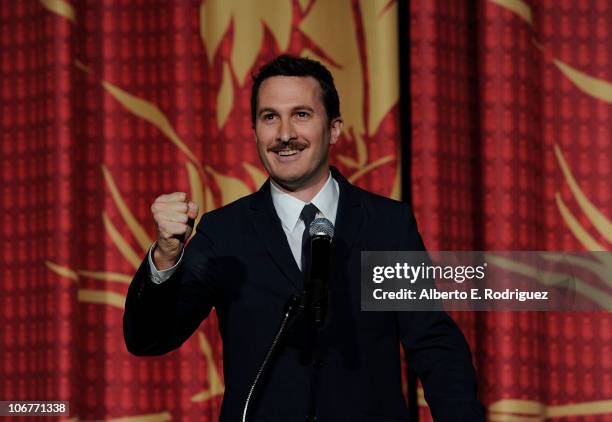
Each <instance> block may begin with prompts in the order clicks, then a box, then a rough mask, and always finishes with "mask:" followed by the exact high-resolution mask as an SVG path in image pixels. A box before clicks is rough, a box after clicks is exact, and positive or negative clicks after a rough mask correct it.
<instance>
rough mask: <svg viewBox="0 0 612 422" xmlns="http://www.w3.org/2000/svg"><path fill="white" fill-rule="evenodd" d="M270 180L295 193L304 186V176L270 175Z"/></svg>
mask: <svg viewBox="0 0 612 422" xmlns="http://www.w3.org/2000/svg"><path fill="white" fill-rule="evenodd" d="M270 178H271V179H272V180H273V181H274V182H275V183H276V184H277V185H279V186H280V187H282V188H284V189H286V190H289V191H295V190H298V189H299V188H300V187H302V185H303V184H304V179H305V175H303V174H279V173H276V174H271V175H270Z"/></svg>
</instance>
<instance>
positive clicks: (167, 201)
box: [151, 192, 198, 271]
mask: <svg viewBox="0 0 612 422" xmlns="http://www.w3.org/2000/svg"><path fill="white" fill-rule="evenodd" d="M151 212H152V213H153V219H154V220H155V225H156V226H157V245H156V247H155V250H154V252H153V262H154V263H155V267H156V268H157V269H158V270H160V271H162V270H165V269H167V268H170V267H172V266H173V265H174V264H175V263H176V260H177V258H178V256H179V255H180V254H181V251H182V250H183V247H184V246H185V241H186V240H187V239H189V236H191V232H192V231H193V223H194V221H195V218H196V217H197V216H198V205H197V204H196V203H194V202H191V201H188V200H187V194H186V193H185V192H173V193H170V194H167V195H161V196H159V197H157V199H155V202H153V205H151Z"/></svg>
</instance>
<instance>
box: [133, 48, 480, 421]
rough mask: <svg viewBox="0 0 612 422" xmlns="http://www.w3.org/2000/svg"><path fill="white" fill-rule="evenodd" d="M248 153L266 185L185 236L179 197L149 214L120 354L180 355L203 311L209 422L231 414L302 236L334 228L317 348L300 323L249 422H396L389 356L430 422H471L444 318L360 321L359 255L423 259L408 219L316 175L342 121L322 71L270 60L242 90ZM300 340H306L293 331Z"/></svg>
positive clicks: (294, 278)
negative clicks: (213, 404) (210, 321)
mask: <svg viewBox="0 0 612 422" xmlns="http://www.w3.org/2000/svg"><path fill="white" fill-rule="evenodd" d="M251 105H252V120H253V129H254V132H255V137H256V140H257V149H258V152H259V155H260V158H261V161H262V163H263V165H264V167H265V168H266V170H267V171H268V173H269V175H270V179H269V180H268V181H267V182H266V183H265V184H264V186H263V187H262V188H261V189H260V190H259V191H258V192H256V193H254V194H252V195H249V196H247V197H245V198H242V199H240V200H238V201H236V202H234V203H232V204H229V205H227V206H225V207H223V208H220V209H218V210H215V211H213V212H211V213H208V214H206V215H204V216H203V217H202V220H201V221H200V223H199V225H198V227H197V232H196V235H195V236H194V237H193V239H192V240H191V241H190V242H189V244H188V245H187V247H186V248H184V250H183V244H184V240H185V239H187V238H189V235H190V234H191V226H190V224H189V222H190V221H192V219H193V218H195V217H196V216H197V205H196V204H194V203H193V202H190V201H188V200H187V197H186V194H184V193H181V192H175V193H172V194H168V195H162V196H160V197H159V198H157V200H156V201H155V203H154V204H153V205H152V207H151V209H152V212H153V216H154V220H155V222H156V225H157V231H158V238H157V242H156V244H155V245H154V246H153V247H152V249H151V251H150V252H149V256H148V257H147V258H146V259H145V260H144V262H143V263H142V265H141V266H140V268H139V269H138V271H137V273H136V275H135V277H134V280H133V281H132V284H131V285H130V288H129V292H128V296H127V300H126V307H125V315H124V333H125V341H126V344H127V347H128V350H129V351H130V352H131V353H133V354H136V355H159V354H163V353H167V352H169V351H171V350H173V349H176V348H178V347H179V346H180V345H181V344H182V343H183V342H184V341H185V340H186V339H187V338H188V337H189V336H190V335H191V334H192V333H193V332H194V331H195V330H196V329H197V327H198V326H199V324H200V323H201V321H202V320H203V319H204V318H206V317H207V316H208V314H209V312H210V310H211V309H212V307H215V309H216V311H217V315H218V319H219V329H220V332H221V336H222V338H223V357H224V374H225V384H226V389H225V395H224V399H223V406H222V410H221V420H223V421H237V420H240V419H241V415H242V407H243V405H244V402H245V399H246V397H247V394H248V391H249V388H250V385H251V383H252V381H253V379H254V378H255V375H256V373H257V370H258V368H259V365H260V364H261V362H262V360H263V359H264V356H265V354H266V351H267V350H268V347H269V345H270V343H271V342H272V340H273V338H274V335H275V333H276V331H277V329H278V325H279V323H280V319H281V316H282V314H283V312H284V309H285V306H286V304H287V300H288V299H289V298H290V297H291V296H292V295H296V294H299V293H300V292H301V291H302V290H303V288H304V280H303V279H304V277H303V273H302V271H301V270H302V266H303V265H304V264H302V262H303V257H302V249H303V245H305V243H304V242H303V241H304V239H303V237H307V235H304V230H305V229H307V226H308V223H309V222H310V220H312V218H314V217H315V216H318V217H325V218H327V219H328V220H330V221H331V222H332V223H333V224H334V225H335V234H334V239H333V253H332V255H333V257H332V263H333V264H332V269H331V277H330V282H329V293H328V314H327V317H326V320H325V324H324V325H323V326H322V327H320V328H319V329H317V333H316V337H317V341H316V345H315V346H313V343H311V340H312V339H311V335H310V334H308V333H307V332H306V331H308V330H306V328H305V327H306V326H305V325H300V323H299V321H298V323H296V325H295V326H294V327H293V329H292V331H291V332H290V335H289V336H288V338H287V339H286V341H285V342H284V343H283V344H282V346H281V348H280V350H279V352H278V353H277V354H276V355H275V358H274V361H273V364H272V366H271V368H270V372H269V373H268V375H267V377H266V379H265V382H264V383H263V385H262V388H261V390H260V392H259V394H258V396H257V402H256V404H255V407H254V409H253V412H252V413H251V415H252V417H251V418H250V419H249V420H252V421H283V422H286V421H304V420H311V421H314V420H317V421H372V422H376V421H392V420H398V421H400V420H407V409H406V406H405V403H404V398H403V396H402V393H401V374H400V354H399V347H398V346H399V343H400V342H401V343H402V344H403V346H404V348H405V351H406V356H407V358H408V360H409V365H410V366H411V367H412V368H414V369H415V371H416V372H417V374H418V376H419V377H420V379H421V381H422V383H423V387H424V390H425V397H426V400H427V402H428V404H429V406H430V408H431V411H432V414H433V416H434V419H435V420H436V421H453V422H456V421H481V420H484V417H483V410H482V406H481V405H480V403H479V402H478V400H477V398H476V382H475V374H474V369H473V366H472V362H471V356H470V352H469V349H468V347H467V344H466V342H465V339H464V338H463V335H462V334H461V332H460V331H459V329H458V328H457V326H456V325H455V324H454V322H453V321H452V320H451V319H450V318H449V317H448V316H447V315H446V314H445V313H444V312H410V313H409V312H403V313H402V312H361V311H360V253H361V251H362V250H423V249H424V247H423V243H422V241H421V237H420V235H419V233H418V231H417V227H416V223H415V220H414V217H413V215H412V213H411V211H410V208H409V207H408V206H407V205H405V204H402V203H399V202H396V201H392V200H389V199H386V198H383V197H380V196H377V195H374V194H372V193H369V192H367V191H364V190H362V189H359V188H357V187H355V186H352V185H351V184H350V183H349V182H348V181H347V180H346V179H345V178H344V177H342V175H341V174H340V173H339V172H338V171H337V170H336V169H334V168H331V169H330V166H329V163H328V149H329V146H330V144H333V143H335V142H336V140H337V139H338V137H339V135H340V132H341V129H342V120H341V117H340V109H339V100H338V95H337V92H336V89H335V87H334V83H333V79H332V76H331V74H330V73H329V71H328V70H327V69H326V68H325V67H323V66H322V65H321V64H320V63H318V62H315V61H312V60H308V59H302V58H296V57H289V56H280V57H278V58H276V59H275V60H274V61H272V62H270V63H268V64H267V65H266V66H264V67H263V68H262V69H261V71H260V73H259V74H258V75H257V76H256V77H255V79H254V86H253V93H252V98H251ZM302 330H304V331H302Z"/></svg>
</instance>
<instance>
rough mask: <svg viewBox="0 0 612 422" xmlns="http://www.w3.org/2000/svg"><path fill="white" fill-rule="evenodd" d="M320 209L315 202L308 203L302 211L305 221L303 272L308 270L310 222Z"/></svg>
mask: <svg viewBox="0 0 612 422" xmlns="http://www.w3.org/2000/svg"><path fill="white" fill-rule="evenodd" d="M317 212H319V210H318V209H317V207H316V206H314V205H313V204H306V205H304V208H302V212H301V213H300V218H301V219H302V221H303V222H304V226H306V227H304V233H302V272H304V271H306V259H307V256H308V250H309V246H310V242H308V240H309V239H310V232H309V231H308V230H309V229H310V223H312V220H314V218H315V216H316V215H317Z"/></svg>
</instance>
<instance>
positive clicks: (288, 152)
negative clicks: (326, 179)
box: [276, 149, 301, 157]
mask: <svg viewBox="0 0 612 422" xmlns="http://www.w3.org/2000/svg"><path fill="white" fill-rule="evenodd" d="M300 151H301V150H299V149H283V150H281V151H276V154H278V155H280V156H281V157H290V156H292V155H295V154H297V153H298V152H300Z"/></svg>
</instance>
